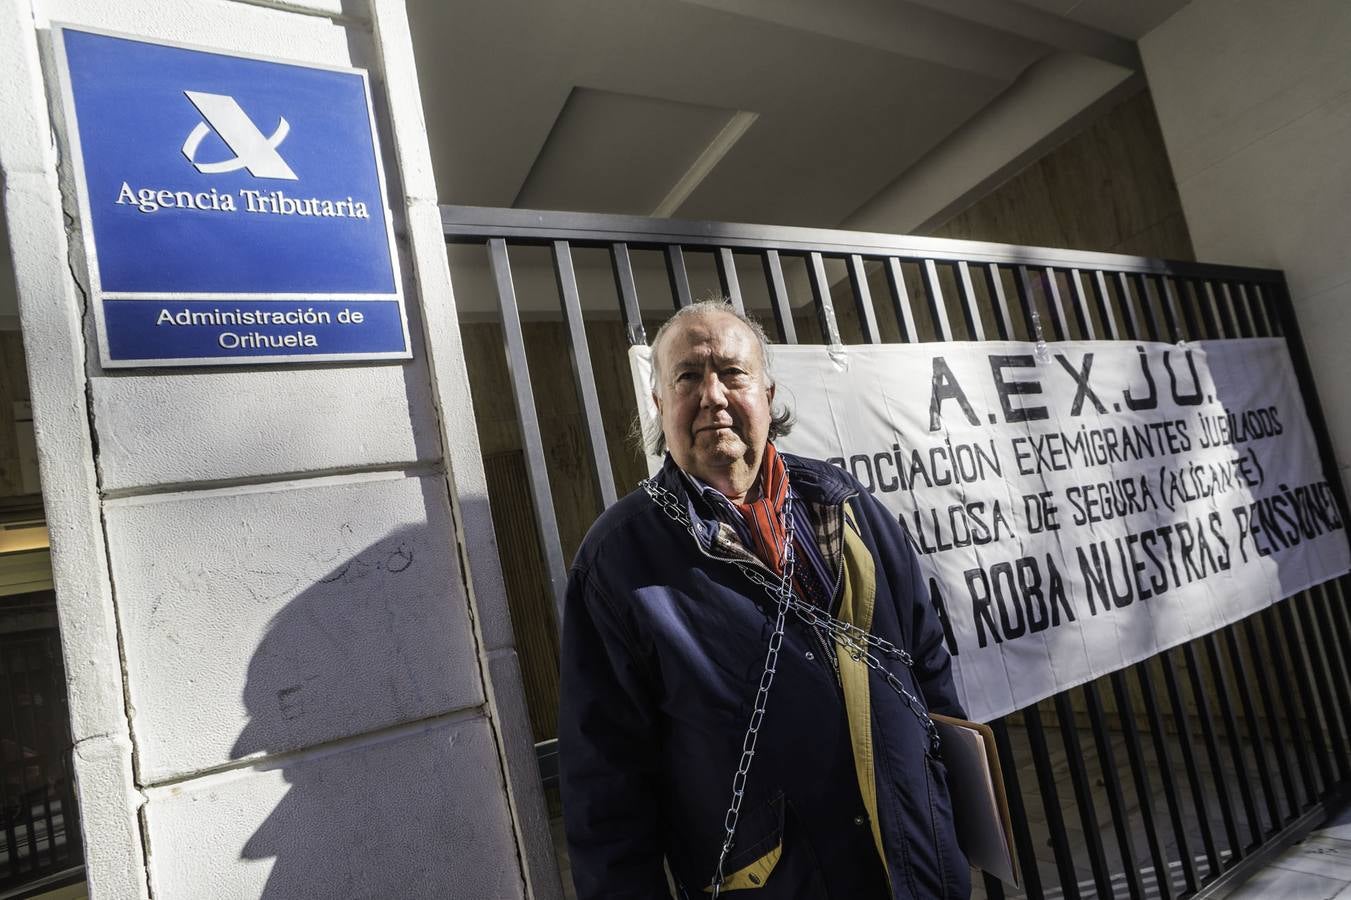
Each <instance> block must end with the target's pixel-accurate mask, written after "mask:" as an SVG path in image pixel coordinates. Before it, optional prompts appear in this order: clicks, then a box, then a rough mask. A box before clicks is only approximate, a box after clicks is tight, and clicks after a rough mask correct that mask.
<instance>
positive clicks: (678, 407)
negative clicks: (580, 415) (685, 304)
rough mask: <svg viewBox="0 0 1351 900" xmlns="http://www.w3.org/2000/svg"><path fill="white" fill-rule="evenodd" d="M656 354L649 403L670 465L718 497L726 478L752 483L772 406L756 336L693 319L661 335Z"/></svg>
mask: <svg viewBox="0 0 1351 900" xmlns="http://www.w3.org/2000/svg"><path fill="white" fill-rule="evenodd" d="M657 354H659V358H658V359H655V360H654V363H659V365H658V366H657V371H658V378H659V381H658V382H657V391H656V393H655V394H653V399H654V400H655V401H656V403H657V409H658V410H659V411H660V413H661V428H662V432H663V433H664V434H665V435H666V445H667V447H668V448H669V449H670V451H671V456H672V457H673V458H674V459H675V461H676V464H677V465H679V466H680V468H682V469H684V470H685V471H686V472H689V473H690V474H691V475H694V476H695V477H697V478H700V479H701V480H703V481H706V482H708V483H709V484H712V485H713V486H715V487H717V488H718V489H719V490H722V491H723V492H724V493H727V489H726V488H725V487H724V482H725V481H726V480H727V479H728V478H729V477H730V478H732V479H733V481H734V482H740V481H742V480H743V479H744V477H745V476H746V475H747V474H749V477H750V480H751V481H753V480H754V477H755V475H756V473H757V472H758V471H759V466H760V457H761V455H762V454H763V453H764V449H765V441H766V440H767V439H768V437H769V423H770V418H771V414H770V402H771V401H772V400H773V399H774V388H773V387H772V386H770V385H768V384H767V383H766V381H767V379H766V378H765V371H764V360H763V359H762V358H761V356H760V345H759V342H758V341H757V340H756V338H755V335H754V334H752V333H751V331H750V329H749V328H747V327H746V325H745V324H744V323H742V322H741V321H740V320H739V319H737V318H736V317H735V316H733V315H730V314H726V313H709V314H706V315H700V316H692V317H690V318H688V319H686V320H684V321H681V322H678V323H677V324H676V325H674V326H672V327H671V329H670V330H669V331H667V333H666V334H665V335H663V336H662V340H661V344H660V345H659V346H658V347H657ZM739 476H740V477H739ZM734 486H736V485H734ZM747 487H749V484H739V490H740V491H744V490H745V489H746V488H747Z"/></svg>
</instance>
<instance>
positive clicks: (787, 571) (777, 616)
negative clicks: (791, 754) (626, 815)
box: [639, 478, 939, 900]
mask: <svg viewBox="0 0 1351 900" xmlns="http://www.w3.org/2000/svg"><path fill="white" fill-rule="evenodd" d="M639 484H640V486H641V487H642V489H643V491H644V492H645V493H646V494H647V496H648V497H649V498H651V500H652V502H653V503H655V504H656V505H657V507H658V508H659V509H660V510H661V511H662V512H664V513H665V514H666V516H667V517H668V518H670V519H671V520H672V521H674V522H675V523H676V524H678V525H681V526H683V527H684V528H685V530H686V531H688V532H689V533H690V535H691V537H693V538H694V539H695V542H696V543H698V541H699V537H698V535H697V534H696V533H695V530H694V524H693V523H692V522H691V521H690V517H689V513H688V512H686V510H685V507H684V505H683V504H682V503H681V502H680V498H679V497H678V496H676V495H675V494H674V493H673V492H671V491H669V490H667V489H666V488H664V487H662V486H661V485H659V484H657V483H656V481H654V480H653V479H651V478H645V479H643V480H642V481H641V482H639ZM792 501H793V497H792V493H791V492H790V493H789V495H788V498H787V500H786V501H785V502H784V508H783V517H784V532H785V534H784V540H785V546H784V548H783V556H784V565H783V574H782V575H781V576H780V577H779V581H778V583H777V584H775V583H773V582H771V581H770V580H769V579H768V578H766V577H765V575H764V573H763V572H762V571H761V570H759V569H758V568H756V567H755V566H752V565H750V564H749V563H745V562H742V561H741V560H736V559H727V560H726V561H727V562H729V563H731V564H732V565H734V566H736V567H737V568H738V569H739V570H740V571H741V573H742V574H743V575H745V576H746V577H747V578H748V579H750V581H751V582H752V583H754V584H755V585H757V586H758V587H761V588H763V589H764V590H765V591H766V592H768V594H769V596H770V597H771V598H772V599H773V600H774V605H775V610H774V630H773V632H772V633H771V634H770V636H769V647H768V649H767V650H766V653H765V667H764V670H763V671H762V672H761V675H760V686H759V688H758V689H757V690H756V693H755V705H754V708H753V709H752V712H751V718H750V722H749V723H748V725H747V727H746V733H745V735H744V736H743V737H742V739H741V759H740V761H739V762H738V764H737V770H736V774H735V775H733V777H732V800H731V803H730V804H729V805H728V807H727V814H726V816H724V817H723V829H724V832H725V834H724V839H723V843H722V850H721V852H720V853H719V855H718V867H717V869H716V870H715V872H714V874H713V884H712V886H711V891H712V896H713V900H717V898H718V896H719V894H721V892H722V884H723V882H724V881H725V880H726V876H725V874H724V872H723V867H724V865H725V864H726V862H727V856H728V854H729V853H730V852H731V850H732V844H733V842H734V841H735V839H736V828H737V820H738V819H739V817H740V815H741V801H742V800H743V799H744V797H745V790H746V778H747V776H748V775H749V774H750V768H751V762H752V760H754V758H755V744H756V741H757V740H758V738H759V736H760V727H761V725H762V724H763V723H764V718H765V706H766V704H767V702H768V700H769V689H770V686H771V685H772V684H773V683H774V675H775V672H776V671H777V670H778V662H779V649H780V648H781V647H782V646H783V632H784V626H785V624H786V620H787V617H788V613H789V612H792V613H793V615H794V616H795V617H797V618H798V619H800V620H801V621H802V622H803V623H804V624H806V625H807V626H808V627H810V628H812V629H814V630H815V631H816V632H817V633H818V634H820V635H821V636H823V637H824V638H825V639H826V640H827V641H828V642H834V643H836V644H838V645H839V646H840V647H841V648H842V649H844V651H845V652H846V653H848V654H849V656H850V657H851V658H852V659H854V660H855V661H856V662H863V663H865V664H866V665H867V666H868V668H870V669H872V670H874V671H876V672H877V673H878V674H879V675H881V676H882V677H883V679H884V680H885V681H886V683H887V686H888V687H890V688H891V689H892V690H893V691H894V692H895V693H896V694H897V695H898V696H899V697H900V698H901V701H902V702H903V703H904V704H905V707H906V709H908V710H910V712H911V713H913V714H914V715H915V716H916V717H918V718H919V720H920V722H921V723H922V724H923V726H924V731H925V734H926V735H927V736H928V739H929V748H930V752H931V753H933V754H937V753H938V751H939V738H938V729H937V728H936V727H935V726H934V723H933V720H932V719H931V718H929V713H928V711H927V710H926V709H925V707H924V704H923V703H922V702H920V700H919V698H917V697H916V696H915V695H914V694H912V693H911V692H910V691H909V690H907V689H906V687H905V685H903V684H902V683H901V681H900V679H899V678H897V677H896V675H895V673H893V672H892V671H891V670H890V669H889V668H887V666H886V665H885V664H884V663H883V662H882V660H881V659H880V658H879V657H878V656H877V654H876V653H873V652H872V650H870V649H869V648H873V649H875V650H876V651H877V652H878V653H881V654H882V655H884V656H887V657H889V658H891V659H895V660H898V661H899V662H900V663H901V664H902V665H904V666H906V667H907V668H913V667H914V665H915V661H914V658H913V657H912V656H911V655H910V653H909V652H908V651H906V650H904V649H903V648H901V647H897V646H896V645H895V644H893V643H891V642H890V641H886V640H883V639H882V638H879V637H877V636H876V635H873V634H870V633H869V632H867V631H864V630H863V629H862V628H859V627H858V626H857V625H853V624H851V623H849V622H845V621H842V620H840V619H837V618H835V617H834V616H832V615H830V614H829V613H827V612H825V611H824V610H822V609H821V608H819V607H816V606H813V605H812V604H810V603H808V602H806V601H805V600H802V599H801V598H799V597H797V596H795V595H794V594H793V564H794V553H793V515H792Z"/></svg>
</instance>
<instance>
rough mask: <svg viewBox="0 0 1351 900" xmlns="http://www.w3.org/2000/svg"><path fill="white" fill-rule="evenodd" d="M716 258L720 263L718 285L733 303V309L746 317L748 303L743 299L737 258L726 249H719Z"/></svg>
mask: <svg viewBox="0 0 1351 900" xmlns="http://www.w3.org/2000/svg"><path fill="white" fill-rule="evenodd" d="M714 258H715V259H716V261H717V263H718V284H719V285H720V286H721V288H722V293H723V296H724V297H726V298H727V299H728V300H729V301H731V304H732V308H733V309H735V310H736V311H737V312H739V313H741V314H742V315H743V316H744V315H745V314H746V303H745V301H744V300H742V299H741V279H740V278H739V277H737V274H736V257H734V256H733V255H732V251H731V250H729V249H727V248H726V247H719V248H718V254H717V256H716V257H714Z"/></svg>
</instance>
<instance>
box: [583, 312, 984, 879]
mask: <svg viewBox="0 0 1351 900" xmlns="http://www.w3.org/2000/svg"><path fill="white" fill-rule="evenodd" d="M652 397H653V400H655V401H656V405H657V409H658V410H659V411H660V414H661V434H660V435H659V436H656V448H655V449H658V450H660V448H661V447H662V446H664V447H665V448H666V450H667V451H668V453H667V456H666V460H665V464H664V465H663V466H662V469H661V471H660V472H659V473H658V474H657V475H656V476H655V477H653V478H652V479H650V480H648V481H645V482H644V483H643V488H642V489H641V490H638V491H635V492H634V493H632V494H630V495H628V496H627V497H625V498H624V499H623V500H621V501H620V502H618V503H616V504H615V505H614V506H613V507H611V508H610V509H609V510H607V511H606V512H605V513H604V515H602V516H601V517H600V519H599V520H597V522H596V523H595V525H594V526H593V527H592V529H591V531H590V533H589V534H588V535H587V537H586V540H585V541H584V542H583V544H582V547H581V549H580V550H579V551H578V554H577V559H576V561H575V562H574V564H573V567H572V571H571V575H570V579H569V583H568V593H567V607H566V613H565V620H564V625H563V648H562V705H561V712H560V717H561V720H560V724H559V745H560V751H561V766H562V791H563V817H564V822H565V825H566V830H567V837H568V846H569V850H570V854H571V863H572V873H573V880H574V882H575V884H576V887H577V894H578V897H579V898H581V900H590V898H599V897H606V898H621V897H622V898H630V897H632V898H638V897H642V898H649V897H668V896H670V888H669V887H668V879H667V874H666V872H665V871H664V867H663V861H664V862H665V866H666V868H669V872H670V882H669V884H670V885H673V886H674V889H675V892H676V895H677V896H678V897H681V898H694V897H706V896H714V897H716V896H718V895H720V894H723V893H726V892H729V891H733V890H752V889H753V890H755V891H756V892H757V893H756V894H755V895H754V896H757V897H760V898H763V900H769V898H774V900H779V898H827V897H830V898H836V900H880V898H916V900H933V898H958V897H966V896H968V895H969V892H970V870H969V868H968V865H967V862H966V858H965V857H964V856H963V854H962V851H961V850H960V849H959V848H958V846H957V841H956V837H955V834H954V831H953V825H952V813H951V805H950V802H949V798H948V789H947V782H946V773H945V770H944V767H943V763H942V761H941V756H940V746H939V743H938V740H937V737H936V734H935V732H934V728H933V723H932V722H931V721H930V720H929V716H928V711H929V710H932V711H934V712H943V713H948V714H954V715H961V709H960V707H959V706H958V704H957V700H956V697H955V693H954V689H953V684H952V677H951V672H950V663H949V659H948V656H947V652H946V650H945V649H944V646H943V639H942V630H941V626H940V624H939V622H938V620H937V617H936V616H935V614H934V611H933V609H932V607H931V605H930V603H929V600H928V592H927V590H926V588H925V585H924V580H923V578H922V576H921V573H920V569H919V566H918V563H917V560H916V557H915V553H914V551H913V550H912V549H911V546H910V544H909V542H908V540H907V537H906V534H905V532H904V531H903V530H902V528H901V527H900V526H899V525H898V523H897V521H896V519H895V518H894V517H893V516H892V515H890V514H889V513H888V512H887V511H886V510H885V509H883V508H882V506H881V505H879V504H878V503H877V502H876V501H875V500H874V499H873V498H872V497H871V496H870V495H869V494H868V493H867V492H866V491H865V490H864V489H863V488H862V487H861V486H860V485H859V483H858V482H857V481H855V480H854V479H853V478H852V477H850V476H849V475H848V474H846V473H844V472H843V471H841V470H840V469H838V468H836V467H834V466H831V465H828V464H826V463H822V462H819V461H817V460H811V459H805V458H801V457H794V456H790V455H789V454H787V453H779V452H778V451H777V450H776V449H775V447H774V443H773V440H774V438H775V437H776V436H777V435H779V434H782V433H784V432H785V431H786V429H787V424H788V416H787V415H786V414H778V415H776V414H775V412H774V406H773V401H774V382H773V380H772V379H771V377H770V373H769V370H768V357H767V354H766V341H765V337H764V332H763V331H762V330H761V329H760V327H759V326H758V325H757V324H756V323H755V322H753V321H752V320H750V319H748V318H746V317H744V316H742V315H740V314H738V313H737V312H735V311H734V310H733V309H732V308H731V307H730V306H727V305H725V304H721V303H712V302H705V303H699V304H695V305H693V306H690V307H686V308H685V309H682V310H681V311H680V312H678V313H676V314H675V315H674V316H672V317H671V319H670V320H669V321H667V322H666V324H665V325H663V326H662V328H661V330H660V331H658V332H657V335H656V338H655V339H654V340H653V343H652ZM747 896H751V895H749V894H748V895H747Z"/></svg>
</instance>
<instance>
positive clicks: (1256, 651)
mask: <svg viewBox="0 0 1351 900" xmlns="http://www.w3.org/2000/svg"><path fill="white" fill-rule="evenodd" d="M1255 618H1256V615H1255V614H1254V615H1252V616H1249V617H1248V618H1246V619H1244V620H1243V622H1242V623H1241V627H1242V629H1243V636H1244V638H1245V639H1246V640H1247V642H1248V652H1249V653H1251V654H1252V658H1253V660H1254V662H1255V661H1257V660H1260V659H1263V658H1264V656H1263V653H1262V647H1261V645H1259V644H1258V642H1257V626H1256V625H1255V624H1254V621H1253V620H1254V619H1255ZM1257 693H1258V697H1259V698H1260V699H1261V701H1262V709H1263V710H1264V711H1265V712H1266V714H1267V717H1266V721H1267V726H1268V731H1269V733H1270V734H1271V750H1272V753H1273V754H1275V756H1276V770H1277V771H1278V772H1279V773H1280V776H1281V786H1282V787H1283V788H1284V789H1285V805H1286V807H1287V808H1288V809H1289V810H1290V816H1289V817H1288V818H1294V817H1295V816H1297V815H1299V806H1300V804H1299V794H1298V792H1297V791H1296V790H1295V777H1294V774H1293V773H1292V772H1291V771H1290V754H1289V751H1288V749H1287V747H1286V744H1285V730H1284V729H1283V728H1281V720H1280V719H1279V718H1278V714H1277V707H1276V702H1275V700H1274V699H1273V697H1272V693H1271V685H1270V684H1269V683H1268V681H1267V679H1266V678H1265V677H1259V678H1258V679H1257ZM1286 821H1287V817H1286V816H1281V818H1280V822H1281V824H1285V822H1286Z"/></svg>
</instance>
